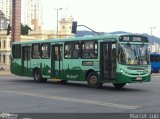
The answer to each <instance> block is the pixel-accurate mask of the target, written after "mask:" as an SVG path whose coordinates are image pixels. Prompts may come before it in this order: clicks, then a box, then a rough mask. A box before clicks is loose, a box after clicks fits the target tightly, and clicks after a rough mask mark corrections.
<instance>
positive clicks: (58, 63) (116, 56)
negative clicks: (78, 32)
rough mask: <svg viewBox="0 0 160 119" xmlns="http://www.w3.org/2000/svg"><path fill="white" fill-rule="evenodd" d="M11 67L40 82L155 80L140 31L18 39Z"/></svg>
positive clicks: (97, 83)
mask: <svg viewBox="0 0 160 119" xmlns="http://www.w3.org/2000/svg"><path fill="white" fill-rule="evenodd" d="M10 68H11V72H12V73H13V74H16V75H19V76H26V77H34V80H35V81H37V82H46V81H47V79H53V80H60V81H62V82H66V81H68V80H72V81H87V83H88V85H89V87H94V88H98V87H100V86H102V84H103V83H112V84H113V85H114V86H115V87H118V88H121V87H123V86H125V85H126V84H127V83H142V82H149V81H150V80H151V66H150V62H149V51H148V38H147V37H145V36H143V35H137V34H123V35H122V34H121V35H113V34H107V35H99V36H88V37H72V38H63V39H47V40H33V41H27V42H14V43H13V44H12V55H11V67H10Z"/></svg>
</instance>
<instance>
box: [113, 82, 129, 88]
mask: <svg viewBox="0 0 160 119" xmlns="http://www.w3.org/2000/svg"><path fill="white" fill-rule="evenodd" d="M113 85H114V86H115V88H122V87H124V86H125V85H126V83H113Z"/></svg>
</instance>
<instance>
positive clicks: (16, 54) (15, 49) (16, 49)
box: [12, 45, 21, 59]
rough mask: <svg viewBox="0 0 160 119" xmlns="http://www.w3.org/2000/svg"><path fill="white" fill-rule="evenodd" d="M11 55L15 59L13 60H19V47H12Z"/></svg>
mask: <svg viewBox="0 0 160 119" xmlns="http://www.w3.org/2000/svg"><path fill="white" fill-rule="evenodd" d="M12 55H13V58H15V59H20V58H21V45H13V47H12Z"/></svg>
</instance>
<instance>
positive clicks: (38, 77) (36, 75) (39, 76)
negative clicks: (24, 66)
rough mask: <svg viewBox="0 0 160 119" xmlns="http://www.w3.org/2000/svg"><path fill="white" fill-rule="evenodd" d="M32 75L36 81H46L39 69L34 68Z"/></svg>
mask: <svg viewBox="0 0 160 119" xmlns="http://www.w3.org/2000/svg"><path fill="white" fill-rule="evenodd" d="M33 76H34V81H36V82H46V81H47V79H45V78H42V74H41V71H40V70H39V69H36V70H35V71H34V73H33Z"/></svg>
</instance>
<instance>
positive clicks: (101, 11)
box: [42, 0, 160, 37]
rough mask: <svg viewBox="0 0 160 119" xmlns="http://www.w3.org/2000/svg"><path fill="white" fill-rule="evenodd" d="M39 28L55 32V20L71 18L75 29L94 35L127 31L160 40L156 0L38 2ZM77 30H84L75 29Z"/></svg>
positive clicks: (158, 9)
mask: <svg viewBox="0 0 160 119" xmlns="http://www.w3.org/2000/svg"><path fill="white" fill-rule="evenodd" d="M42 3H43V27H44V28H45V29H50V30H51V29H52V30H55V29H56V19H57V16H56V9H57V8H62V10H60V11H59V12H58V13H59V17H58V18H59V19H61V18H63V17H66V16H72V17H73V20H74V21H77V22H78V25H82V24H83V25H86V26H88V27H90V28H92V29H94V30H95V31H98V32H100V31H101V32H114V31H127V32H132V33H148V34H151V27H156V28H154V29H152V34H153V35H154V36H157V37H160V15H159V11H160V7H159V5H160V0H42ZM77 30H87V29H86V28H82V27H78V29H77Z"/></svg>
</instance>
